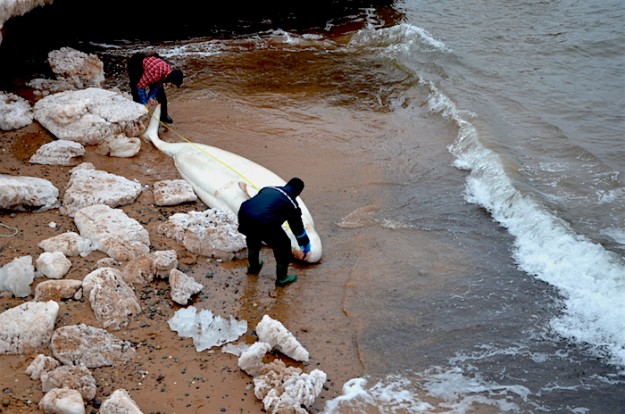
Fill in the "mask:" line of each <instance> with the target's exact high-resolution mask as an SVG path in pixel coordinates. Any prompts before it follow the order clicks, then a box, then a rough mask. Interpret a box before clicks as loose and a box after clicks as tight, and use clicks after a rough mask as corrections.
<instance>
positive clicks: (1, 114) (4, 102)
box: [0, 91, 34, 131]
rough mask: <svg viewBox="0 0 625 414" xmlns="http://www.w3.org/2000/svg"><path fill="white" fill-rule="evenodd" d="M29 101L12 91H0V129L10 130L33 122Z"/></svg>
mask: <svg viewBox="0 0 625 414" xmlns="http://www.w3.org/2000/svg"><path fill="white" fill-rule="evenodd" d="M33 117H34V113H33V108H32V106H31V105H30V103H29V102H28V101H27V100H26V99H24V98H22V97H21V96H17V95H15V94H13V93H9V92H2V91H0V130H2V131H12V130H14V129H20V128H23V127H25V126H27V125H30V124H32V123H33Z"/></svg>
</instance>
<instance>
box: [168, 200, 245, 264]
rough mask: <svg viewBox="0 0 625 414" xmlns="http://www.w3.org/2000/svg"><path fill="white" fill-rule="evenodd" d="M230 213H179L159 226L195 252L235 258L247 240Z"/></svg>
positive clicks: (219, 211) (215, 211)
mask: <svg viewBox="0 0 625 414" xmlns="http://www.w3.org/2000/svg"><path fill="white" fill-rule="evenodd" d="M237 228H238V220H237V218H236V216H235V215H234V214H233V213H232V212H230V211H224V210H217V209H207V210H205V211H202V212H199V211H191V212H189V213H177V214H174V215H172V216H171V217H169V221H168V222H166V223H162V224H160V225H159V226H158V232H159V233H160V234H163V235H165V236H166V237H169V238H171V239H174V240H176V241H177V242H178V243H181V244H182V245H183V246H184V247H185V248H186V249H187V250H188V251H190V252H191V253H195V254H199V255H202V256H207V257H215V258H218V259H223V260H232V259H235V258H236V257H237V256H238V255H240V254H242V252H243V251H244V250H245V248H246V245H245V237H244V236H243V235H242V234H241V233H239V231H238V229H237Z"/></svg>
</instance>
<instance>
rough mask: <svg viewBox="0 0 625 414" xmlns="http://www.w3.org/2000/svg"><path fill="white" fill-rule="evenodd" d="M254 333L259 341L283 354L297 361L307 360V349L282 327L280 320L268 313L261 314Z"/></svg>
mask: <svg viewBox="0 0 625 414" xmlns="http://www.w3.org/2000/svg"><path fill="white" fill-rule="evenodd" d="M256 334H257V335H258V340H259V341H261V342H266V343H268V344H269V345H271V346H272V348H275V349H277V350H278V351H280V352H282V353H283V354H284V355H286V356H288V357H290V358H293V359H295V360H297V361H304V362H306V361H308V357H309V354H308V351H307V350H306V349H305V348H304V347H303V346H302V345H301V344H300V343H299V341H298V340H297V339H296V338H295V337H294V336H293V334H292V333H291V332H289V330H288V329H286V328H285V327H284V325H283V324H282V322H280V321H277V320H275V319H273V318H271V317H270V316H269V315H265V316H263V319H261V321H260V322H259V323H258V325H256Z"/></svg>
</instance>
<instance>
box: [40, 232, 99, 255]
mask: <svg viewBox="0 0 625 414" xmlns="http://www.w3.org/2000/svg"><path fill="white" fill-rule="evenodd" d="M37 246H39V247H40V248H41V249H42V250H43V251H45V252H62V253H63V254H64V255H65V256H82V257H86V256H88V255H89V253H91V252H92V251H93V250H94V249H93V247H92V246H91V240H89V239H85V238H83V237H81V236H80V234H78V233H76V232H73V231H68V232H65V233H62V234H59V235H57V236H53V237H50V238H49V239H45V240H42V241H40V242H39V244H38V245H37Z"/></svg>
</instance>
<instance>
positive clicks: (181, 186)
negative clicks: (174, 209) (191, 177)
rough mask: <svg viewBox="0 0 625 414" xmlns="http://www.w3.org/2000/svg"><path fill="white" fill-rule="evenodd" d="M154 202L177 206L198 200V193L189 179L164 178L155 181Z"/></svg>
mask: <svg viewBox="0 0 625 414" xmlns="http://www.w3.org/2000/svg"><path fill="white" fill-rule="evenodd" d="M153 192H154V204H156V205H157V206H175V205H176V204H181V203H187V202H190V201H197V195H196V194H195V192H194V191H193V187H191V184H189V182H188V181H187V180H163V181H157V182H155V183H154V190H153Z"/></svg>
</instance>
